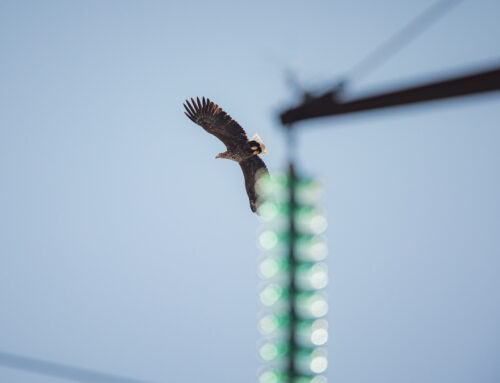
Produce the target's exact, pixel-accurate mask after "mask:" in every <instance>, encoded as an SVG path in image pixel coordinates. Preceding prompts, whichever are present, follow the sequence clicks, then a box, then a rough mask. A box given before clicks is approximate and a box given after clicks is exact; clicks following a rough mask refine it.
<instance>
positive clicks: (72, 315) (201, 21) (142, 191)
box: [0, 0, 500, 383]
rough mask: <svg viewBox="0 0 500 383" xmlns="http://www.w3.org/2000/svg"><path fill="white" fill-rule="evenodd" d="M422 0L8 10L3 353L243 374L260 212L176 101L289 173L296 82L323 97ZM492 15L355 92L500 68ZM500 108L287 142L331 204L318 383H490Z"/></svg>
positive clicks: (207, 374)
mask: <svg viewBox="0 0 500 383" xmlns="http://www.w3.org/2000/svg"><path fill="white" fill-rule="evenodd" d="M431 3H432V2H431V1H430V0H425V1H424V0H422V1H408V0H407V1H397V0H380V1H372V0H352V1H342V2H341V1H326V0H325V1H319V0H314V1H291V0H289V1H253V2H239V3H237V2H234V1H185V2H166V1H125V0H124V1H31V2H30V1H5V0H4V1H1V2H0V52H1V59H0V182H1V187H0V349H1V350H0V351H5V352H10V353H14V354H19V355H24V356H29V357H34V358H40V359H44V360H50V361H54V362H58V363H63V364H68V365H74V366H79V367H82V368H88V369H92V370H97V371H102V372H109V373H114V374H119V375H123V376H129V377H134V378H140V379H143V380H147V381H152V382H179V383H181V382H228V383H232V382H254V381H255V380H256V370H257V368H258V365H259V361H258V359H257V356H256V343H257V340H258V332H257V330H256V317H257V311H258V304H257V284H258V278H257V272H256V260H257V257H258V256H259V252H258V250H257V248H256V232H257V230H258V228H259V225H260V224H259V220H258V219H257V217H256V216H255V215H253V214H252V213H251V212H250V209H249V206H248V200H247V196H246V193H245V190H244V185H243V176H242V174H241V170H240V168H239V166H237V165H236V164H234V163H232V162H230V161H224V160H214V156H215V154H217V153H218V152H220V151H222V150H223V145H222V143H221V142H219V141H218V140H217V139H216V138H214V137H212V136H210V135H208V134H207V133H205V132H204V131H203V130H202V129H201V128H200V127H198V126H196V125H194V124H193V123H192V122H191V121H189V120H188V119H187V118H186V117H185V116H184V114H183V108H182V106H181V103H182V102H183V101H184V99H185V98H187V97H192V96H208V97H210V98H211V99H213V100H214V101H215V102H217V103H218V104H219V105H221V106H222V107H223V108H224V109H225V110H226V111H228V113H230V114H231V116H232V117H233V118H235V119H236V120H237V121H238V122H239V123H240V124H241V125H242V126H243V127H244V128H245V129H246V130H247V131H248V133H249V134H250V135H251V134H253V133H254V132H258V133H259V134H260V135H261V137H262V138H263V140H264V142H265V143H266V144H267V148H268V151H269V155H267V156H266V157H264V159H265V161H266V162H267V164H268V166H269V168H270V170H271V171H272V172H279V171H282V170H283V169H284V168H285V153H286V148H285V142H284V139H283V135H282V132H281V130H280V128H279V125H278V124H277V118H276V116H277V113H278V111H280V110H281V108H282V107H283V106H288V105H290V104H291V103H292V102H295V101H296V100H295V99H294V98H293V93H292V92H291V89H290V88H288V87H287V86H286V84H285V81H284V72H285V70H286V69H287V68H294V70H295V71H296V72H297V74H298V76H299V78H300V80H301V81H302V83H303V84H304V85H306V86H315V85H319V84H321V83H322V82H323V81H326V80H328V81H334V80H335V79H336V78H338V76H341V75H342V74H343V73H345V72H347V71H348V70H349V69H350V68H351V67H352V66H353V65H354V64H355V63H357V62H358V61H359V60H361V59H362V58H363V57H364V56H365V55H366V54H367V53H368V52H369V51H370V50H372V49H373V48H374V47H375V46H377V45H379V44H380V43H381V42H383V41H384V40H386V39H387V38H388V37H389V36H391V35H392V34H394V33H395V32H396V31H397V30H398V29H400V28H401V27H403V26H404V25H406V24H407V23H408V22H409V21H410V20H411V19H412V18H414V17H415V15H417V14H418V13H420V12H421V11H422V10H424V9H425V8H426V7H428V6H429V5H430V4H431ZM499 14H500V3H499V2H498V1H497V0H477V1H472V0H465V1H463V2H462V3H461V4H460V5H459V6H457V7H456V8H454V9H453V10H452V11H451V12H450V13H449V14H447V15H446V16H445V17H444V18H443V19H441V20H440V21H439V22H438V23H437V24H435V25H433V26H432V27H430V28H429V29H428V30H427V31H426V32H425V33H424V34H423V35H421V36H420V37H419V38H418V39H416V40H415V41H414V42H413V43H412V44H410V45H409V46H407V47H406V48H405V49H404V50H402V51H401V52H399V53H398V54H397V55H396V56H394V57H393V58H392V59H391V60H390V61H389V62H388V63H387V64H386V65H384V66H383V67H381V68H379V69H378V70H376V71H375V72H374V73H372V74H371V75H370V76H369V77H367V78H366V79H363V80H362V81H360V82H355V83H353V84H352V86H351V87H350V90H351V92H352V95H353V96H355V95H356V94H357V92H364V91H365V90H369V89H375V88H383V87H385V86H386V85H387V86H397V85H398V84H404V83H406V82H407V81H408V82H415V81H420V80H421V79H425V78H427V75H428V74H429V75H430V74H432V75H435V76H441V75H446V74H447V75H452V74H454V73H459V72H461V71H462V70H467V69H469V68H471V69H472V68H475V67H476V66H477V65H479V64H481V65H482V64H488V63H489V64H494V63H498V62H499V59H500V44H499V43H498V41H499V39H500V23H499V22H498V15H499ZM476 64H477V65H476ZM455 69H456V72H455ZM499 113H500V97H499V96H496V97H495V96H481V97H476V98H468V99H463V100H461V101H447V102H442V103H436V104H433V105H432V106H427V107H407V108H401V109H398V110H394V111H390V112H389V111H386V112H382V113H366V114H362V115H359V116H355V117H354V116H353V117H349V118H347V117H346V118H341V119H335V120H331V119H323V120H320V121H316V122H314V123H307V124H302V125H300V126H299V127H300V128H302V129H301V131H300V132H299V134H298V140H299V143H298V148H297V150H298V159H299V168H300V170H301V171H302V172H303V173H305V174H309V175H314V176H317V177H319V178H320V179H322V181H323V183H324V185H325V188H326V191H327V193H326V196H325V199H324V203H325V206H326V209H327V213H328V217H329V227H328V230H327V236H328V241H329V258H328V265H329V270H330V284H329V286H328V294H329V302H330V311H329V314H328V320H329V322H330V329H331V334H330V341H329V343H328V349H329V369H328V371H327V375H328V377H329V379H330V382H336V383H360V382H370V383H376V382H380V383H382V382H383V383H387V382H425V383H433V382H434V383H438V382H439V383H443V382H453V383H466V382H482V383H489V382H491V383H493V382H498V381H499V379H500V357H499V355H500V327H499V323H500V282H499V277H498V274H499V271H500V232H499V231H500V230H499V227H500V218H499V217H500V182H499V177H498V169H499V165H500V153H499V149H498V147H499V141H500V126H499ZM0 381H2V382H12V383H18V382H33V383H47V382H56V381H61V382H62V380H58V379H55V378H50V377H45V376H41V375H35V374H31V373H27V372H21V371H15V370H12V369H8V368H3V367H0Z"/></svg>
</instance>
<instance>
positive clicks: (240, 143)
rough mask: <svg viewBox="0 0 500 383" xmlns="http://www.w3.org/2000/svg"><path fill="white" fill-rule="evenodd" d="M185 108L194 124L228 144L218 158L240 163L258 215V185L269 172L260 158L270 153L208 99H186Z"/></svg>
mask: <svg viewBox="0 0 500 383" xmlns="http://www.w3.org/2000/svg"><path fill="white" fill-rule="evenodd" d="M184 108H185V109H186V112H185V114H186V116H188V118H189V119H190V120H191V121H193V122H194V123H196V124H198V125H200V126H201V127H202V128H203V129H205V130H206V131H207V132H208V133H210V134H213V135H214V136H215V137H217V138H218V139H219V140H221V141H222V142H223V143H224V145H226V148H227V150H226V151H225V152H222V153H219V154H218V155H217V156H216V157H215V158H226V159H229V160H233V161H236V162H238V163H239V164H240V166H241V170H242V171H243V176H244V177H245V188H246V191H247V194H248V199H249V201H250V208H251V209H252V211H253V212H256V211H257V194H256V191H255V184H256V182H257V180H258V178H259V177H260V176H261V175H262V174H266V173H268V170H267V167H266V165H265V164H264V161H262V160H261V159H260V157H259V156H258V155H259V154H266V146H265V145H264V143H263V142H262V140H261V139H260V137H259V136H258V135H257V134H256V135H254V136H253V137H252V138H251V139H250V140H249V139H248V137H247V135H246V133H245V131H244V130H243V128H242V127H241V126H240V125H239V124H238V123H237V122H236V121H234V120H233V119H232V118H231V116H229V115H228V114H227V113H226V112H224V111H223V110H222V109H221V108H219V106H218V105H217V104H214V103H213V102H212V101H210V100H209V99H208V98H207V99H205V97H203V98H202V99H201V100H200V99H199V98H196V100H194V99H192V98H191V102H189V101H188V100H186V103H185V104H184Z"/></svg>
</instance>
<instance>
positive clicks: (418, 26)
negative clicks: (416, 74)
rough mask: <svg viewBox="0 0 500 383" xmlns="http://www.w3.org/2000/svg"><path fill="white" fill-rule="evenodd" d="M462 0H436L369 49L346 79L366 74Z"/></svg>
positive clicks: (358, 77)
mask: <svg viewBox="0 0 500 383" xmlns="http://www.w3.org/2000/svg"><path fill="white" fill-rule="evenodd" d="M461 1H462V0H438V1H437V2H435V3H433V4H432V5H431V6H430V7H428V8H427V9H425V10H424V11H423V12H422V13H421V14H419V15H418V16H417V17H416V18H415V19H413V20H412V21H410V22H409V23H408V24H407V25H406V26H405V27H403V29H401V30H400V31H398V32H397V33H396V34H394V35H393V36H391V37H390V38H389V39H388V40H386V41H385V42H383V43H382V44H381V45H379V46H378V47H376V48H375V49H374V50H373V51H371V52H370V53H369V54H368V55H367V56H365V58H364V59H362V60H361V61H359V62H358V63H357V64H355V65H354V66H353V67H352V68H351V70H350V71H349V72H348V74H347V79H348V80H353V79H354V80H358V81H359V79H361V78H363V77H366V76H368V74H370V72H373V71H374V70H375V69H377V67H379V66H381V65H382V64H384V62H386V61H387V60H388V59H389V58H390V57H391V56H393V55H394V54H396V53H397V52H398V51H399V50H401V49H402V48H403V47H404V46H405V45H407V44H408V43H409V42H410V41H411V40H412V39H414V38H415V37H417V36H418V35H419V34H421V33H422V32H424V31H425V30H426V29H427V28H428V27H430V26H431V25H432V23H434V22H435V21H437V20H438V19H439V18H440V17H443V16H444V15H445V14H446V13H447V12H449V11H450V10H451V9H452V8H453V7H454V6H456V5H458V3H460V2H461Z"/></svg>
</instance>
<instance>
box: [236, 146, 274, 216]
mask: <svg viewBox="0 0 500 383" xmlns="http://www.w3.org/2000/svg"><path fill="white" fill-rule="evenodd" d="M239 164H240V166H241V170H243V175H244V176H245V188H246V189H247V194H248V199H249V201H250V209H252V211H253V212H254V213H255V212H256V211H257V207H258V206H257V193H256V192H255V183H256V182H257V179H258V178H259V177H260V176H262V175H263V174H266V173H269V172H268V170H267V167H266V164H265V163H264V161H262V160H261V159H260V157H259V156H252V157H250V158H247V159H246V160H244V161H241V162H239Z"/></svg>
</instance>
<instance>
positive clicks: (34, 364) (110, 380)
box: [0, 351, 146, 383]
mask: <svg viewBox="0 0 500 383" xmlns="http://www.w3.org/2000/svg"><path fill="white" fill-rule="evenodd" d="M0 366H3V367H8V368H13V369H16V370H21V371H28V372H34V373H37V374H42V375H48V376H54V377H58V378H62V379H67V380H73V381H77V382H88V383H146V382H145V381H143V380H137V379H131V378H125V377H122V376H118V375H113V374H106V373H102V372H97V371H92V370H87V369H84V368H78V367H72V366H67V365H64V364H60V363H53V362H47V361H45V360H40V359H35V358H28V357H25V356H20V355H14V354H10V353H6V352H1V351H0Z"/></svg>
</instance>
